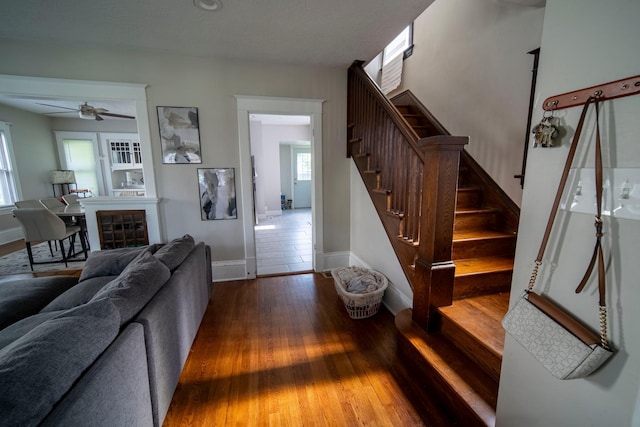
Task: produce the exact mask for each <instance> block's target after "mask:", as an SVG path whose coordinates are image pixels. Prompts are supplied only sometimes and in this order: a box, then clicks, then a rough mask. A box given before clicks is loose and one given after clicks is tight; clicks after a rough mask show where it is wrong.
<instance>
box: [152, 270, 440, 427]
mask: <svg viewBox="0 0 640 427" xmlns="http://www.w3.org/2000/svg"><path fill="white" fill-rule="evenodd" d="M410 378H411V375H410V374H408V373H407V372H406V371H405V370H404V368H403V367H402V366H401V365H400V364H399V363H398V362H397V360H396V330H395V328H394V325H393V316H392V315H391V314H390V313H389V312H387V311H386V309H384V308H383V309H382V310H381V312H380V313H378V314H377V315H376V316H374V317H371V318H369V319H362V320H353V319H351V318H349V316H348V315H347V312H346V310H345V309H344V307H343V306H342V302H341V301H340V300H339V298H338V296H337V295H336V292H335V289H334V287H333V281H332V279H330V278H325V277H323V276H322V275H321V274H301V275H295V276H282V277H266V278H259V279H256V280H247V281H237V282H226V283H216V284H214V287H213V296H212V300H211V302H210V303H209V307H208V309H207V313H206V314H205V317H204V319H203V322H202V325H201V327H200V330H199V332H198V335H197V336H196V339H195V341H194V344H193V346H192V349H191V353H190V355H189V358H188V360H187V363H186V365H185V368H184V370H183V372H182V376H181V378H180V382H179V384H178V387H177V389H176V392H175V394H174V398H173V401H172V404H171V407H170V408H169V413H168V414H167V417H166V419H165V422H164V425H165V426H182V425H190V426H191V425H192V426H231V425H241V426H262V425H265V426H266V425H275V426H280V425H291V426H358V425H370V426H446V425H450V424H449V421H448V420H447V419H446V418H444V417H443V416H442V415H441V414H440V413H439V411H438V407H437V405H436V404H433V403H432V401H431V400H430V399H429V398H428V396H426V395H425V392H424V390H423V389H422V387H421V385H419V384H415V383H414V382H413V381H412V380H411V379H410Z"/></svg>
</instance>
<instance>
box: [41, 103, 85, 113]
mask: <svg viewBox="0 0 640 427" xmlns="http://www.w3.org/2000/svg"><path fill="white" fill-rule="evenodd" d="M36 104H38V105H45V106H47V107H55V108H64V109H65V110H71V111H78V109H77V108H69V107H63V106H61V105H53V104H43V103H42V102H36ZM45 114H51V113H45Z"/></svg>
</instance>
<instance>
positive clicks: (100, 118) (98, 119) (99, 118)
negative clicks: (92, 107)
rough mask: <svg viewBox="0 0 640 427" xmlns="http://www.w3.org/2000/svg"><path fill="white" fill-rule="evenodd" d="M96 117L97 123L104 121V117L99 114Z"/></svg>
mask: <svg viewBox="0 0 640 427" xmlns="http://www.w3.org/2000/svg"><path fill="white" fill-rule="evenodd" d="M95 116H96V120H97V121H101V120H104V119H103V118H102V117H100V115H99V114H96V115H95Z"/></svg>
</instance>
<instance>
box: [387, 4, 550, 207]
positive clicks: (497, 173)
mask: <svg viewBox="0 0 640 427" xmlns="http://www.w3.org/2000/svg"><path fill="white" fill-rule="evenodd" d="M543 13H544V9H543V8H535V7H525V6H519V5H513V4H509V3H507V2H497V1H487V0H481V1H478V0H447V1H443V0H440V1H436V2H434V3H433V4H432V5H431V6H429V7H428V8H427V9H426V11H425V12H423V13H422V15H420V16H419V17H418V19H416V21H415V25H414V44H415V48H414V51H413V52H414V53H413V55H412V56H410V57H409V58H408V59H407V60H405V62H404V70H403V78H402V85H401V87H400V88H399V89H398V90H397V91H395V92H394V93H397V92H399V91H402V90H405V89H410V90H411V91H412V92H413V93H414V94H415V95H416V96H417V97H418V99H420V101H421V102H422V103H423V104H424V105H425V106H426V107H427V108H428V109H429V111H431V112H432V113H433V114H434V115H435V117H436V118H437V119H438V120H439V121H440V122H441V123H442V124H443V125H444V126H445V128H447V130H449V132H451V134H452V135H464V136H469V137H470V142H469V145H468V146H466V147H465V149H466V150H467V151H468V152H469V153H470V154H471V155H472V156H473V158H474V159H475V160H476V161H478V163H480V165H481V166H482V167H483V168H484V169H485V170H486V171H487V172H488V173H489V174H490V175H491V177H492V178H493V179H494V180H495V181H496V182H497V183H498V184H499V185H500V186H501V187H502V188H503V190H505V191H506V193H507V194H508V195H509V196H510V197H511V199H512V200H513V201H514V202H516V203H517V204H520V200H521V196H522V190H521V188H520V181H519V180H517V179H514V178H513V175H515V174H519V173H520V171H521V167H522V151H523V146H524V140H525V136H526V124H527V113H528V108H529V93H530V88H531V69H532V68H533V56H532V55H529V54H527V52H529V51H531V50H533V49H535V48H538V47H539V46H540V36H541V30H542V19H543Z"/></svg>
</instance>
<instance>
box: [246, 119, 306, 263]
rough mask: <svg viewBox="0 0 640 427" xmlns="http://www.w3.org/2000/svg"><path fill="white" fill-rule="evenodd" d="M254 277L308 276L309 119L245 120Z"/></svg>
mask: <svg viewBox="0 0 640 427" xmlns="http://www.w3.org/2000/svg"><path fill="white" fill-rule="evenodd" d="M249 120H250V126H249V128H250V139H251V158H252V159H253V177H254V182H253V184H254V208H255V209H256V211H257V212H258V214H257V219H256V225H255V227H254V233H255V244H256V266H257V274H258V275H271V274H282V273H295V272H302V271H310V270H312V268H313V263H312V240H313V239H312V231H313V227H312V213H311V206H312V203H311V186H312V180H313V174H312V172H313V168H312V162H311V126H310V124H311V117H310V116H306V115H273V114H250V115H249Z"/></svg>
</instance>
